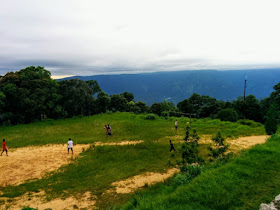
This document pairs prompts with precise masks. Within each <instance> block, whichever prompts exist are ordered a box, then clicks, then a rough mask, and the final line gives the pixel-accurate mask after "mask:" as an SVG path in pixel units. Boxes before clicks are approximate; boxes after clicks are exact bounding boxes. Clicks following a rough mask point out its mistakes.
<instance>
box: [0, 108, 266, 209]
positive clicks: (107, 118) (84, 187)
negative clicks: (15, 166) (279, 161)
mask: <svg viewBox="0 0 280 210" xmlns="http://www.w3.org/2000/svg"><path fill="white" fill-rule="evenodd" d="M145 116H146V115H135V114H132V113H119V112H117V113H111V114H109V113H108V114H99V115H95V116H90V117H80V118H79V117H76V118H72V119H64V120H45V121H41V122H37V123H32V124H26V125H16V126H1V127H0V133H1V136H2V137H3V138H5V139H6V140H7V146H8V148H17V147H25V146H30V145H45V144H50V143H55V144H57V143H59V144H61V143H64V144H66V142H67V141H68V138H69V137H70V138H72V139H73V141H74V143H78V144H87V143H93V142H95V141H103V142H119V141H124V140H144V143H142V144H138V145H127V146H98V147H96V148H95V149H88V150H87V151H85V152H83V153H82V154H81V155H80V156H79V158H77V159H75V160H74V161H73V163H71V164H69V165H67V166H63V167H62V168H60V169H59V170H58V171H56V172H53V173H49V174H47V175H46V176H45V177H43V178H42V179H40V180H30V181H28V182H26V183H23V184H21V185H18V186H8V187H1V188H0V191H1V192H2V193H3V194H2V195H1V196H2V197H10V198H14V197H16V196H20V195H23V194H24V193H26V192H38V191H41V190H44V191H46V195H47V199H53V198H57V197H61V198H65V197H68V196H69V195H74V196H76V197H79V196H82V194H83V193H84V192H87V191H90V192H91V193H92V194H94V195H97V196H98V202H97V205H98V206H99V207H101V208H109V207H110V206H114V205H115V204H119V203H124V202H126V201H127V200H128V199H129V198H130V197H131V196H132V195H118V196H117V197H114V198H112V197H109V198H108V197H106V196H108V195H107V194H102V193H104V192H105V191H106V190H107V189H109V188H111V183H112V182H115V181H118V180H123V179H126V178H128V177H131V176H134V175H138V174H142V173H145V172H148V171H149V172H150V171H153V172H162V171H164V170H165V169H167V168H170V167H174V166H175V165H176V164H177V163H178V161H180V153H179V148H180V146H181V144H180V143H176V144H174V145H175V148H176V149H177V152H176V153H169V142H168V140H169V139H172V137H174V138H175V136H176V138H177V139H178V136H179V137H180V136H181V139H183V138H184V132H185V127H186V124H187V123H189V122H190V119H189V118H185V117H181V118H175V117H170V118H168V119H165V118H160V117H157V118H156V119H155V120H147V119H145ZM175 119H177V120H178V125H179V128H178V130H175V128H174V121H175ZM108 123H109V124H110V125H111V126H112V132H113V136H111V137H106V135H105V129H104V125H105V124H108ZM191 124H192V127H193V128H194V129H196V130H197V131H198V134H199V135H213V134H215V133H216V132H217V131H219V130H221V132H222V134H223V135H225V136H227V137H230V138H234V137H238V136H250V135H263V134H265V132H264V127H263V125H261V124H258V123H254V122H250V123H249V125H243V124H242V123H231V122H222V121H220V120H211V119H192V120H191ZM199 152H200V154H201V155H202V156H204V157H207V156H208V153H209V151H208V145H201V146H200V147H199ZM201 176H204V175H203V174H202V175H201ZM210 178H211V176H210ZM181 187H182V186H180V187H178V189H177V188H176V190H179V188H181ZM182 188H183V187H182ZM148 189H149V188H148ZM153 189H154V188H153ZM167 191H168V192H172V193H173V191H174V189H173V188H172V190H170V189H168V190H167ZM178 192H179V191H178ZM174 193H175V192H174ZM158 196H161V193H159V195H158ZM158 196H157V195H156V196H155V197H158ZM163 198H164V201H165V199H167V198H168V195H164V196H163ZM163 198H160V199H159V200H155V202H160V200H161V199H163ZM145 199H146V198H145ZM147 199H148V198H147ZM151 199H152V198H151ZM137 202H138V201H137ZM168 202H169V201H168ZM176 202H177V201H176ZM156 205H158V203H156ZM128 206H130V205H128ZM159 206H160V205H159ZM152 207H153V206H152ZM161 207H162V208H164V206H161Z"/></svg>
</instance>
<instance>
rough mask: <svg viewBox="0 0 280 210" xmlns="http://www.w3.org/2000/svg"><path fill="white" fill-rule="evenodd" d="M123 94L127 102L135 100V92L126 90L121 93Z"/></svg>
mask: <svg viewBox="0 0 280 210" xmlns="http://www.w3.org/2000/svg"><path fill="white" fill-rule="evenodd" d="M121 96H123V97H124V98H125V99H126V100H127V102H130V101H133V99H134V95H133V93H128V92H124V93H122V94H121Z"/></svg>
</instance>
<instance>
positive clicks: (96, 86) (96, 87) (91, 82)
mask: <svg viewBox="0 0 280 210" xmlns="http://www.w3.org/2000/svg"><path fill="white" fill-rule="evenodd" d="M86 83H87V84H88V86H89V87H90V88H91V89H92V94H93V95H94V94H95V93H99V92H100V91H101V88H100V86H99V84H98V83H97V82H96V81H94V80H88V81H86Z"/></svg>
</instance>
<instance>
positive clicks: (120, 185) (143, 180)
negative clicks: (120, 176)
mask: <svg viewBox="0 0 280 210" xmlns="http://www.w3.org/2000/svg"><path fill="white" fill-rule="evenodd" d="M179 171H180V170H179V169H177V168H172V169H169V170H167V172H166V173H154V172H148V173H145V174H142V175H136V176H133V177H130V178H128V179H126V180H122V181H117V182H114V183H112V186H114V187H115V189H111V190H109V191H108V192H116V193H132V192H134V191H136V190H137V189H139V188H141V187H144V186H145V185H149V186H150V185H153V184H155V183H158V182H163V181H164V180H166V179H168V178H170V177H172V176H173V175H174V174H175V173H179Z"/></svg>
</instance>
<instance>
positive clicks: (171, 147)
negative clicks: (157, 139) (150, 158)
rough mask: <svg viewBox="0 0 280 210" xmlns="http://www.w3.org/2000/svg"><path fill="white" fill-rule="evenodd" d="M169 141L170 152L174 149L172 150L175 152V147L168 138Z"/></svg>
mask: <svg viewBox="0 0 280 210" xmlns="http://www.w3.org/2000/svg"><path fill="white" fill-rule="evenodd" d="M169 142H170V152H171V151H172V150H174V152H176V150H175V147H174V145H173V144H172V142H171V140H169Z"/></svg>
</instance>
